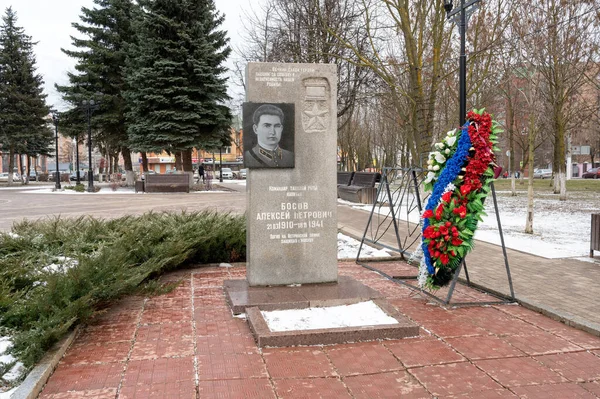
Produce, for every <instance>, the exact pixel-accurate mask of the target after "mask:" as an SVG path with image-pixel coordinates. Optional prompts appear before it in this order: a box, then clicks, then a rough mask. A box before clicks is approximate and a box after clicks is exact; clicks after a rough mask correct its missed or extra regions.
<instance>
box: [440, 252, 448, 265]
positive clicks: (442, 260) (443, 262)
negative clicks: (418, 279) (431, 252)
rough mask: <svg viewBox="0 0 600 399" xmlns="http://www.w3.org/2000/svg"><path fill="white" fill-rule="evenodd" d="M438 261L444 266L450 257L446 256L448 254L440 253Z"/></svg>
mask: <svg viewBox="0 0 600 399" xmlns="http://www.w3.org/2000/svg"><path fill="white" fill-rule="evenodd" d="M440 262H442V265H444V266H446V265H447V264H448V262H450V257H449V256H448V254H441V255H440Z"/></svg>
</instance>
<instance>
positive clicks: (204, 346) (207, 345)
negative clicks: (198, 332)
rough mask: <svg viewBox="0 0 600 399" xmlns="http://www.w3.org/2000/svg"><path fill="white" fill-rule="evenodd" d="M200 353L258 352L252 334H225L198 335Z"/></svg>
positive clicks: (197, 345)
mask: <svg viewBox="0 0 600 399" xmlns="http://www.w3.org/2000/svg"><path fill="white" fill-rule="evenodd" d="M196 348H197V351H198V354H202V355H206V354H209V353H215V354H218V353H258V348H257V347H256V343H255V342H254V337H253V336H252V334H235V335H232V334H223V335H208V336H198V337H196Z"/></svg>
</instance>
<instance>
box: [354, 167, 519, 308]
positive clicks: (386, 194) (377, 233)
mask: <svg viewBox="0 0 600 399" xmlns="http://www.w3.org/2000/svg"><path fill="white" fill-rule="evenodd" d="M424 172H425V171H424V170H423V169H422V168H418V167H410V168H392V167H384V168H383V174H382V176H381V182H380V184H379V187H378V189H377V196H376V200H375V203H374V204H373V208H372V209H371V213H370V215H369V220H368V222H367V226H366V227H365V232H364V233H363V237H362V240H361V242H360V246H359V248H358V253H357V255H356V263H357V264H359V265H361V266H363V267H365V268H367V269H370V270H373V271H375V272H377V273H379V274H381V275H383V276H384V277H386V278H388V279H390V280H392V281H395V282H397V283H399V284H402V285H404V286H406V287H408V288H410V289H412V290H416V291H418V292H420V293H423V294H425V295H427V296H429V297H431V298H433V299H435V300H436V301H438V302H440V303H442V304H444V305H449V304H450V301H451V299H452V295H453V293H454V288H455V286H456V283H457V282H458V280H459V275H460V272H461V270H462V269H463V268H464V271H465V280H464V283H466V285H467V286H468V287H471V288H475V289H477V290H479V291H481V292H484V293H486V294H489V295H491V296H494V297H496V298H498V300H497V301H486V302H453V303H452V306H475V305H478V306H481V305H496V304H506V303H513V302H516V299H515V294H514V289H513V283H512V278H511V274H510V267H509V263H508V256H507V254H506V246H505V244H504V235H503V233H502V224H501V222H500V214H499V212H498V202H497V199H496V190H495V188H494V183H493V182H492V183H491V184H490V188H491V194H492V195H491V196H492V199H493V201H494V210H495V212H496V221H497V223H498V233H499V234H500V243H501V246H502V254H503V256H504V266H505V269H506V277H507V280H508V286H509V289H510V295H508V296H507V295H505V294H502V293H500V292H496V291H494V290H491V289H489V288H487V287H484V286H482V285H480V284H476V283H473V282H472V281H471V279H470V278H469V271H468V269H467V263H466V261H465V258H466V256H465V258H463V260H462V262H461V263H460V264H459V266H458V267H457V268H456V271H455V272H454V276H453V278H452V281H451V282H450V284H449V287H448V294H447V295H446V298H445V299H443V298H440V297H438V296H436V295H435V294H433V293H431V292H429V291H427V290H425V289H423V288H421V287H419V286H416V285H414V284H409V283H407V282H406V280H416V279H417V276H416V275H410V276H408V275H407V276H390V275H388V274H387V273H385V272H383V271H381V270H378V269H377V268H375V267H373V266H370V265H368V264H366V263H365V261H364V259H363V260H362V261H361V260H360V253H361V251H362V247H363V244H364V243H365V242H367V243H370V244H376V245H379V246H381V247H384V248H387V249H390V250H392V251H395V252H398V253H399V254H400V258H401V260H403V261H406V262H408V263H409V264H411V263H413V258H415V256H416V252H417V251H414V250H413V252H411V248H412V247H414V245H415V244H417V248H420V245H421V214H422V210H423V205H422V204H423V203H424V202H425V200H426V199H427V197H428V196H425V198H423V199H421V187H422V183H423V178H422V176H423V173H424ZM390 183H394V185H395V188H394V189H393V190H392V187H391V186H390ZM382 195H383V198H382ZM386 202H387V204H388V206H389V213H388V214H387V215H384V216H383V219H382V220H378V221H377V222H375V221H374V216H375V215H376V217H377V218H378V219H380V218H381V216H382V215H381V214H380V213H379V212H377V213H376V212H375V210H376V208H377V206H378V204H379V208H382V206H383V204H385V203H386ZM403 210H405V211H406V220H402V219H400V218H399V216H400V213H401V212H402V211H403ZM411 212H412V213H413V214H415V213H416V215H417V217H418V222H414V221H413V222H410V220H409V219H410V216H411ZM400 222H403V223H406V233H407V234H406V236H405V237H402V236H401V234H400V228H399V224H400ZM392 225H393V226H394V232H395V235H396V243H397V245H398V247H397V248H394V247H392V246H389V245H386V244H383V243H381V242H379V240H381V239H382V237H383V235H384V234H386V233H387V232H388V230H389V228H390V226H392ZM369 229H371V230H372V235H371V236H372V237H373V238H372V239H370V238H367V233H368V232H369ZM407 256H409V259H407V258H406V257H407Z"/></svg>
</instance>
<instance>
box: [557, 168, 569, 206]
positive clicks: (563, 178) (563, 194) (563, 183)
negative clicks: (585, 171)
mask: <svg viewBox="0 0 600 399" xmlns="http://www.w3.org/2000/svg"><path fill="white" fill-rule="evenodd" d="M558 175H559V179H560V194H559V197H558V199H559V200H560V201H566V200H567V174H566V173H565V172H560V173H559V174H558Z"/></svg>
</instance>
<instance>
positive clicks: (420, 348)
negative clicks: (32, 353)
mask: <svg viewBox="0 0 600 399" xmlns="http://www.w3.org/2000/svg"><path fill="white" fill-rule="evenodd" d="M388 269H389V271H390V272H393V271H394V270H396V269H397V270H399V271H400V272H402V271H403V269H402V268H395V267H394V264H393V263H390V265H389V267H388ZM339 270H340V275H349V276H353V277H354V278H356V279H357V280H360V281H363V282H364V283H365V284H366V285H369V286H370V287H371V288H373V289H376V290H379V291H380V292H382V293H384V294H385V296H386V297H387V298H388V299H389V301H390V303H392V304H393V305H394V306H395V307H396V308H397V309H398V310H399V311H400V312H401V313H404V314H406V315H407V316H408V317H409V318H411V319H412V320H415V321H417V322H418V323H420V324H422V327H423V328H422V329H421V331H420V337H419V338H411V339H405V340H390V341H375V342H367V343H356V344H344V345H331V346H324V347H320V346H314V347H296V348H263V349H262V350H259V348H258V347H257V346H256V343H255V342H254V339H253V337H252V335H251V332H250V329H249V327H248V323H247V322H246V321H245V320H243V319H239V318H235V317H233V315H232V314H231V311H230V310H229V307H228V306H227V303H226V300H225V295H224V290H223V281H225V280H226V279H232V278H234V279H240V278H244V276H245V269H244V268H243V267H235V268H231V269H224V268H216V267H212V268H201V269H195V270H193V271H185V270H180V271H177V272H175V273H173V274H170V275H167V276H165V277H164V279H163V280H164V281H175V282H177V281H179V285H178V286H177V287H175V288H174V289H173V290H172V291H171V292H169V293H167V294H164V295H160V296H154V297H150V298H148V299H144V298H141V297H131V298H127V299H125V300H123V301H120V302H119V303H118V304H116V305H115V306H113V307H112V308H109V309H105V310H104V311H103V312H101V313H100V314H99V315H98V316H97V317H95V318H94V319H93V320H92V321H91V323H90V325H89V326H87V327H86V328H85V329H84V331H83V332H82V333H81V334H80V336H79V337H77V339H76V341H75V342H74V344H73V345H72V347H71V348H69V350H68V351H67V353H66V355H65V356H64V358H63V359H62V360H61V362H60V363H59V365H58V367H57V369H56V370H55V372H54V374H53V375H52V376H51V377H50V379H49V380H48V382H47V384H46V386H45V388H44V390H43V392H42V394H41V395H40V397H41V398H51V399H68V398H92V399H93V398H97V399H105V398H116V399H119V398H190V399H192V398H195V397H196V395H199V397H200V398H213V397H214V398H260V399H262V398H265V399H268V398H279V399H281V398H310V399H313V398H328V399H330V398H350V397H353V398H397V397H399V398H433V397H439V398H462V399H468V398H473V399H488V398H489V399H495V398H511V397H521V398H560V399H562V398H593V397H600V337H596V336H593V335H591V334H588V333H585V332H583V331H580V330H576V329H574V328H571V327H569V326H567V325H565V324H563V323H560V322H557V321H554V320H551V319H549V318H547V317H545V316H543V315H541V314H539V313H536V312H533V311H531V310H528V309H525V308H523V307H521V306H516V305H497V306H480V307H462V308H453V307H448V308H444V307H440V306H438V305H436V304H428V300H427V299H426V298H424V297H422V296H421V295H419V294H416V293H414V292H412V291H409V290H408V289H407V288H406V287H403V286H399V285H396V284H395V283H392V282H390V281H387V280H385V279H384V278H383V277H382V276H380V275H378V274H377V273H374V272H372V271H368V270H366V269H364V268H362V267H360V266H358V265H356V264H354V263H353V262H349V263H341V264H340V268H339ZM457 295H458V296H461V295H462V296H463V297H465V298H468V297H471V298H477V299H478V300H481V299H482V298H484V299H485V298H486V296H485V295H482V294H480V293H478V292H476V291H473V290H470V289H467V288H464V287H461V288H460V289H458V290H457ZM463 355H464V356H463Z"/></svg>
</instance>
